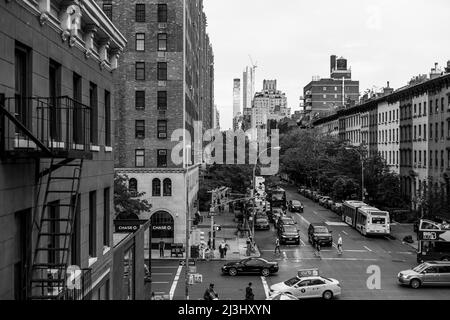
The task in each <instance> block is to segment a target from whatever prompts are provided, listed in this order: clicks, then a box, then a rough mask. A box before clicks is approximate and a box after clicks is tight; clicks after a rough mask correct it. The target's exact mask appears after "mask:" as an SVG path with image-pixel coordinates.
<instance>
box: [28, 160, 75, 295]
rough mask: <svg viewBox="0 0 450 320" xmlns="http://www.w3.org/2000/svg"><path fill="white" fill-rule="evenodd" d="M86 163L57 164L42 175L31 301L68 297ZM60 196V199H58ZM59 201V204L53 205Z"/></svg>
mask: <svg viewBox="0 0 450 320" xmlns="http://www.w3.org/2000/svg"><path fill="white" fill-rule="evenodd" d="M82 167H83V159H66V160H63V161H60V162H55V159H54V158H52V159H51V162H50V167H49V168H48V169H45V170H44V171H42V172H41V174H40V185H41V184H42V183H43V181H44V180H45V179H46V177H47V179H46V181H47V184H46V187H45V193H44V194H43V201H42V202H40V203H39V196H37V197H36V198H37V201H38V203H37V204H36V207H37V208H38V209H37V211H36V213H35V216H34V221H33V229H35V230H37V240H36V246H35V248H34V253H33V260H32V265H31V268H30V276H29V289H28V290H29V294H28V295H29V299H31V300H60V299H65V297H66V296H67V289H68V288H67V280H68V276H69V275H68V273H67V268H68V266H69V257H70V252H71V243H72V241H71V240H72V235H73V227H74V224H75V216H76V208H77V206H78V203H77V202H78V198H79V197H78V195H79V192H80V184H81V174H82ZM55 195H56V196H55ZM53 199H58V201H53V202H52V200H53Z"/></svg>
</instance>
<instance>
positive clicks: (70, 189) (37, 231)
mask: <svg viewBox="0 0 450 320" xmlns="http://www.w3.org/2000/svg"><path fill="white" fill-rule="evenodd" d="M89 123H90V108H89V107H87V106H85V105H83V104H81V103H79V102H77V101H75V100H73V99H71V98H69V97H67V96H64V97H51V98H36V97H33V98H24V97H22V96H15V97H12V98H5V96H4V95H1V94H0V157H1V159H2V161H3V162H4V163H12V164H14V163H18V164H20V163H24V161H30V159H33V160H34V161H35V165H36V177H35V188H34V190H35V194H34V198H35V200H34V202H35V203H34V212H33V221H32V228H31V232H30V234H28V237H29V240H30V241H29V242H28V243H32V249H31V250H32V251H31V252H32V254H31V257H29V258H28V259H29V260H30V261H27V263H26V266H27V267H25V269H26V270H24V273H25V274H26V278H27V279H25V281H24V282H25V283H26V292H27V297H28V299H33V300H61V299H80V298H81V299H82V298H83V293H84V292H80V290H83V288H84V287H83V285H84V286H90V283H89V281H90V270H76V272H68V268H69V265H70V263H71V261H72V260H71V249H72V236H73V233H74V225H75V217H76V211H77V207H78V201H79V194H80V185H81V177H82V169H83V162H84V160H89V159H92V153H91V152H90V143H89V141H90V139H89V138H90V125H89ZM25 163H26V162H25ZM74 275H75V278H76V279H74ZM73 280H74V282H73V285H71V284H72V282H71V281H73Z"/></svg>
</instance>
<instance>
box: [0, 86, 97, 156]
mask: <svg viewBox="0 0 450 320" xmlns="http://www.w3.org/2000/svg"><path fill="white" fill-rule="evenodd" d="M0 100H2V102H0V153H1V154H3V155H8V153H10V154H14V153H24V152H25V153H26V152H44V153H51V154H53V155H54V154H58V153H61V152H69V151H85V152H89V151H90V127H91V125H90V112H91V109H90V108H89V107H88V106H86V105H83V104H82V103H80V102H78V101H76V100H74V99H71V98H69V97H67V96H62V97H50V98H41V97H33V98H29V97H22V96H20V95H16V96H15V97H13V98H5V99H0Z"/></svg>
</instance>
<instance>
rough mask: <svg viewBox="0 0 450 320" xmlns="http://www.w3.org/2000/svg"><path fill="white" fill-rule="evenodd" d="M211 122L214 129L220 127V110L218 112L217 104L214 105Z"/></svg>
mask: <svg viewBox="0 0 450 320" xmlns="http://www.w3.org/2000/svg"><path fill="white" fill-rule="evenodd" d="M213 124H214V127H213V128H214V129H220V112H219V108H217V105H214V120H213Z"/></svg>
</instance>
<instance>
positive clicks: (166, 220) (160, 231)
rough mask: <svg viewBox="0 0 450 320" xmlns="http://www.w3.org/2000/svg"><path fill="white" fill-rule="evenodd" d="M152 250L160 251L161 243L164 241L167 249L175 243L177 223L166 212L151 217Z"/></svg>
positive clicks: (159, 212)
mask: <svg viewBox="0 0 450 320" xmlns="http://www.w3.org/2000/svg"><path fill="white" fill-rule="evenodd" d="M150 220H151V229H152V232H151V237H152V248H153V249H158V245H159V243H160V241H161V240H162V241H164V243H165V244H166V248H167V249H169V248H170V245H171V244H172V243H174V239H175V222H174V219H173V217H172V215H171V214H170V213H168V212H166V211H158V212H155V213H154V214H153V215H152V217H151V219H150Z"/></svg>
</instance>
